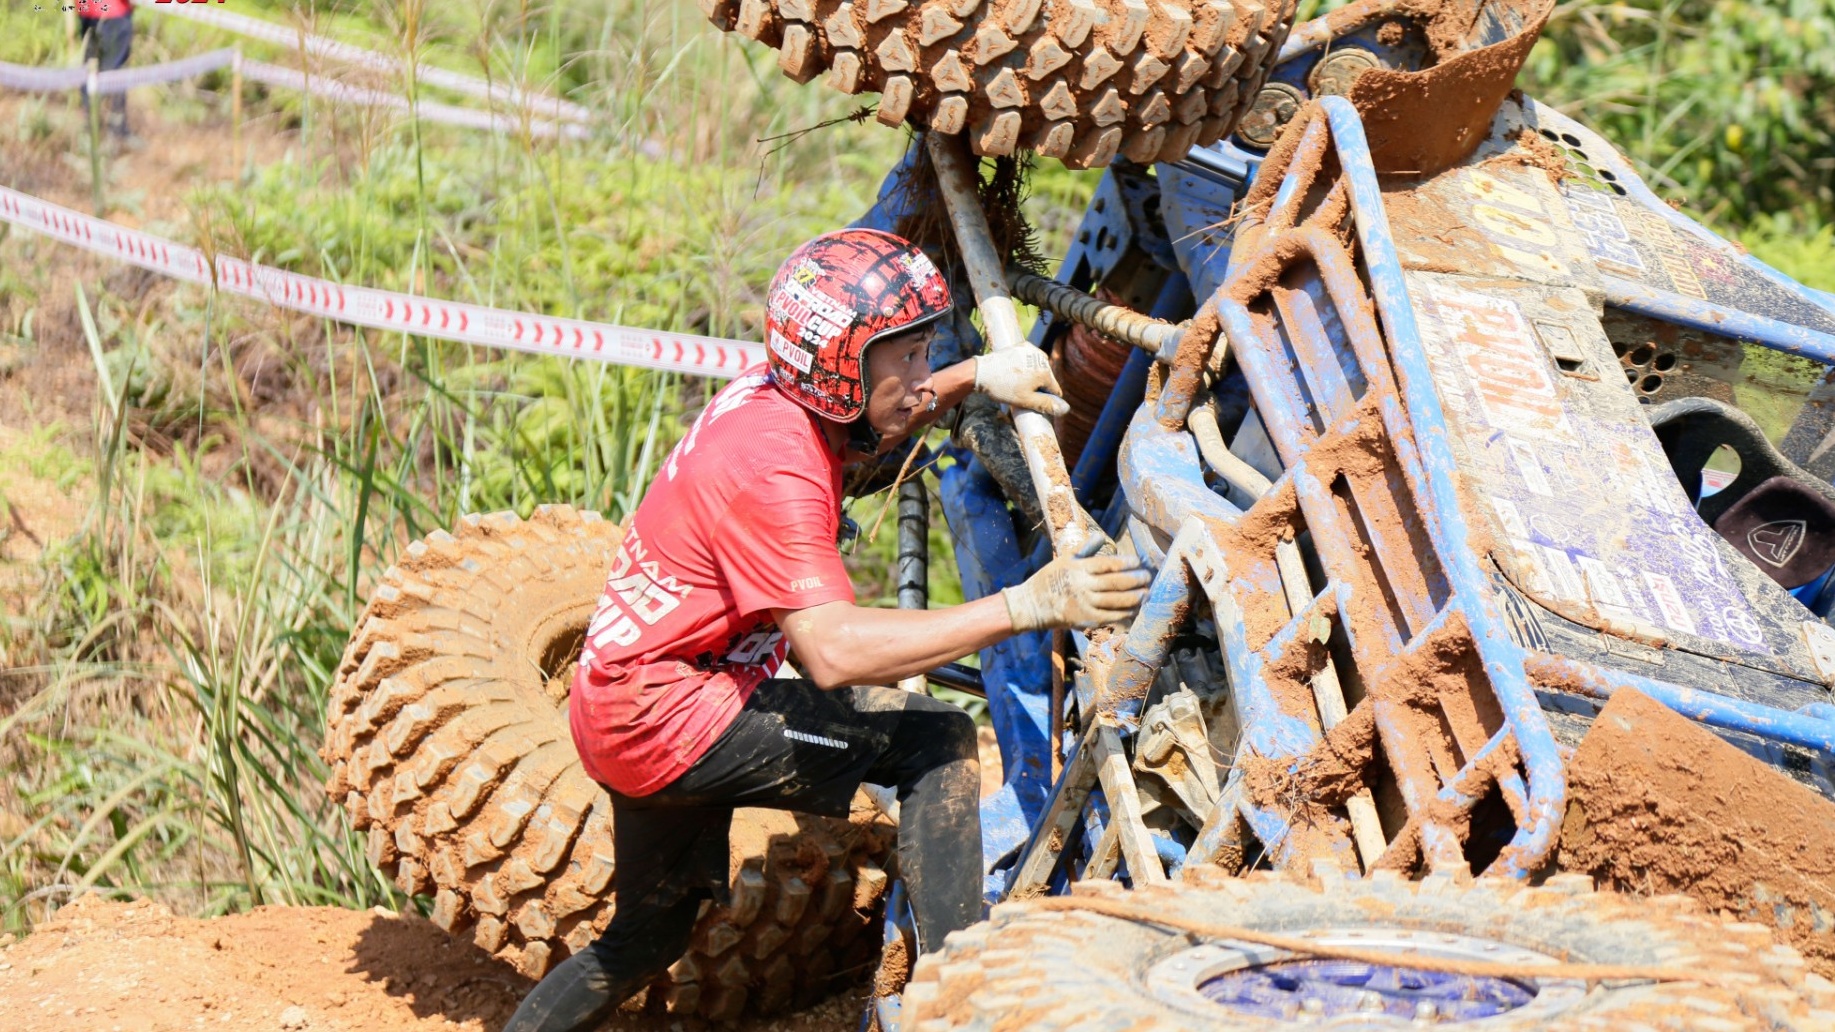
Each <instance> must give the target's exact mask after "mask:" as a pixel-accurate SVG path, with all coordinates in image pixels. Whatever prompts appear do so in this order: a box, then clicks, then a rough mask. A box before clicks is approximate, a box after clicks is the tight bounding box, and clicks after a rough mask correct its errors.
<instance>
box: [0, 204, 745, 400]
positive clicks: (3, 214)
mask: <svg viewBox="0 0 1835 1032" xmlns="http://www.w3.org/2000/svg"><path fill="white" fill-rule="evenodd" d="M0 222H10V223H12V224H14V225H17V226H23V227H25V228H26V229H30V230H32V231H34V232H38V233H43V234H44V235H46V236H49V237H52V238H53V239H56V240H61V241H63V242H64V243H67V244H74V245H76V246H77V247H81V248H84V249H85V250H88V251H93V252H95V253H96V254H100V255H104V256H106V257H109V258H114V259H118V260H120V261H123V262H127V263H128V264H130V265H137V266H139V267H141V268H143V269H150V270H152V271H154V272H158V273H162V274H164V275H166V276H170V277H172V278H173V279H180V280H184V281H186V282H188V283H201V284H206V285H208V284H210V283H212V282H213V281H214V282H215V284H216V287H217V289H219V290H222V291H225V292H227V293H232V294H240V295H243V296H244V297H251V298H254V299H256V300H258V301H264V302H266V303H267V304H270V305H273V306H274V307H276V308H286V309H291V310H292V311H296V312H304V313H307V314H309V315H317V316H322V317H324V318H326V319H330V320H332V321H334V322H341V323H348V324H350V325H353V326H367V327H370V328H372V329H378V330H391V331H397V332H401V333H410V334H413V335H415V336H419V337H432V338H435V339H438V340H450V341H457V342H460V343H464V344H480V345H483V346H485V347H491V348H506V349H509V350H513V351H528V352H532V353H535V354H541V355H559V356H561V357H564V358H584V359H591V360H594V361H599V362H610V363H612V364H614V365H628V366H638V367H641V368H644V369H661V370H666V371H669V372H679V373H691V374H695V375H699V376H715V377H722V378H731V377H734V376H737V375H739V374H740V373H741V372H743V371H745V370H746V369H749V368H751V367H752V366H754V365H757V364H759V363H761V362H763V361H764V360H765V351H764V348H763V347H761V346H760V345H757V344H752V343H749V342H746V341H736V340H723V339H721V338H719V337H702V336H697V335H695V334H691V333H668V332H664V331H658V330H641V329H634V328H632V327H628V326H613V325H610V324H608V323H591V322H581V321H579V320H576V319H556V318H552V317H550V316H545V315H529V314H526V313H523V312H510V311H505V310H503V309H501V308H485V307H483V306H481V305H467V304H460V303H457V302H453V301H439V300H435V299H432V298H425V297H413V296H411V295H408V294H397V293H393V292H391V291H386V290H372V289H370V288H368V287H352V286H346V285H344V284H342V283H332V282H330V281H328V280H321V279H314V278H312V277H310V276H301V275H299V274H297V273H291V272H284V271H282V270H280V269H274V268H270V267H268V266H265V265H256V264H254V263H253V262H246V261H243V260H242V259H240V258H230V257H227V256H225V255H218V256H217V257H216V266H215V269H214V275H213V270H212V267H211V263H210V261H209V260H208V259H207V258H206V257H205V255H204V252H202V251H199V250H198V249H196V248H193V247H186V246H185V245H183V244H177V243H173V242H172V241H169V240H162V239H160V238H159V237H155V236H151V235H149V234H146V233H142V232H139V231H137V230H132V229H128V228H126V227H125V226H117V225H115V224H114V223H112V222H104V221H103V220H101V219H96V218H91V217H90V216H88V215H84V214H81V213H79V212H75V211H71V210H70V209H69V208H65V207H62V206H60V205H56V204H52V203H50V202H49V201H43V200H39V199H38V198H36V197H33V196H31V195H30V194H23V193H20V192H18V191H17V190H12V189H8V188H7V187H4V186H0Z"/></svg>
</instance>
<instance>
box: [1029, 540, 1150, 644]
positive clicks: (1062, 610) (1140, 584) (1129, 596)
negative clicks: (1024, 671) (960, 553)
mask: <svg viewBox="0 0 1835 1032" xmlns="http://www.w3.org/2000/svg"><path fill="white" fill-rule="evenodd" d="M1151 583H1153V574H1151V573H1149V572H1147V571H1146V570H1143V569H1141V568H1140V567H1139V566H1136V565H1134V562H1133V560H1130V559H1123V558H1120V557H1119V556H1112V555H1099V556H1094V557H1091V558H1089V559H1079V558H1077V557H1075V556H1062V557H1059V558H1057V559H1053V560H1052V561H1051V562H1049V563H1047V564H1045V568H1044V569H1042V570H1040V571H1039V572H1037V573H1035V574H1033V575H1032V576H1031V577H1028V578H1027V579H1026V582H1025V583H1024V584H1021V585H1019V586H1018V587H1013V588H1007V589H1006V590H1004V591H1002V592H1001V593H1000V595H1001V597H1002V598H1004V599H1006V600H1007V616H1008V617H1009V618H1011V619H1012V621H1013V630H1014V631H1015V632H1019V631H1043V630H1048V629H1050V628H1054V627H1076V628H1088V627H1095V626H1098V625H1100V624H1112V623H1120V622H1121V621H1123V620H1126V619H1128V618H1129V617H1131V616H1133V615H1134V611H1135V610H1136V609H1139V608H1140V604H1141V599H1143V598H1145V597H1146V595H1147V585H1149V584H1151Z"/></svg>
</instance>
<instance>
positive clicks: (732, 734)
mask: <svg viewBox="0 0 1835 1032" xmlns="http://www.w3.org/2000/svg"><path fill="white" fill-rule="evenodd" d="M974 742H975V728H974V722H973V721H972V720H971V719H970V718H969V716H968V714H966V713H964V712H963V711H962V710H961V709H958V708H957V707H955V706H952V705H950V704H949V703H946V702H940V701H938V700H936V699H933V698H930V697H929V696H927V695H919V694H914V693H912V692H905V691H900V690H897V689H894V688H874V687H861V688H840V689H836V690H834V691H824V690H822V689H820V688H817V687H816V686H815V685H814V684H812V683H811V682H809V681H802V680H770V681H765V682H764V683H762V684H760V685H759V686H758V688H757V689H756V690H755V691H753V692H752V695H751V697H750V698H749V699H748V700H746V704H745V707H744V708H743V709H741V710H740V711H739V715H738V716H736V717H735V718H734V719H733V722H732V724H730V725H729V726H728V727H727V728H726V730H725V731H722V732H721V733H720V737H719V738H717V739H715V741H714V744H713V745H712V746H711V747H709V749H708V750H707V752H706V754H705V755H703V756H702V757H701V758H700V759H699V760H697V761H695V764H694V766H692V767H690V768H689V769H688V770H687V771H686V772H685V773H683V774H682V776H681V777H679V778H677V779H676V780H675V781H673V782H671V783H670V784H668V785H666V786H664V787H663V788H661V789H659V790H658V791H656V792H653V793H651V794H649V795H646V796H624V795H620V794H619V793H617V792H610V790H609V789H608V790H607V791H608V792H610V794H611V798H612V814H613V816H612V839H613V843H612V846H613V854H614V857H615V870H616V872H617V874H616V876H615V881H614V885H613V892H614V893H615V898H616V901H617V906H616V907H615V909H614V913H620V914H622V913H627V912H632V911H638V910H644V909H649V908H651V907H667V906H671V905H673V904H674V903H676V902H678V901H679V900H681V898H682V897H683V896H684V895H685V894H691V893H692V894H699V895H702V896H704V897H706V898H712V899H716V900H719V901H720V902H721V903H723V904H724V903H726V902H728V899H727V885H728V879H729V877H730V875H729V871H728V854H729V847H728V844H727V830H728V827H729V825H730V823H731V820H732V815H733V810H734V809H735V808H737V807H742V806H758V807H766V808H769V809H774V810H794V811H798V812H801V813H809V814H816V815H818V816H827V817H845V816H847V813H848V806H849V804H850V802H851V801H852V799H853V796H854V792H855V791H856V790H857V789H858V788H859V787H860V785H861V784H862V783H863V782H865V783H868V784H875V785H885V786H888V787H903V786H907V785H910V784H911V783H913V782H915V781H916V780H917V779H918V778H919V777H922V776H923V775H924V774H925V773H927V772H929V771H931V770H935V769H936V768H938V767H940V766H943V765H944V764H947V763H949V762H951V761H952V760H957V759H961V758H963V756H964V754H965V752H966V756H968V757H971V758H972V757H973V756H974V755H975V752H974V748H975V746H974ZM971 798H972V796H971ZM977 858H978V857H977Z"/></svg>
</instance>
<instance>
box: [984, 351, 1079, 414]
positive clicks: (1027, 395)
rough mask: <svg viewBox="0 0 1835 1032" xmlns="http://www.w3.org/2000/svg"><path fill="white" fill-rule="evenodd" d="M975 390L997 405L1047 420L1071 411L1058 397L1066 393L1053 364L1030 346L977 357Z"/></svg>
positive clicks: (1042, 353)
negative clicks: (1059, 384) (1059, 383)
mask: <svg viewBox="0 0 1835 1032" xmlns="http://www.w3.org/2000/svg"><path fill="white" fill-rule="evenodd" d="M975 389H976V390H978V391H980V392H982V393H983V394H986V395H987V396H988V397H990V398H993V399H994V400H995V401H998V402H1002V403H1004V404H1007V405H1013V406H1015V407H1017V408H1023V409H1030V410H1031V411H1033V412H1038V413H1042V414H1044V415H1047V416H1061V415H1063V414H1065V413H1066V412H1069V411H1070V403H1069V402H1066V401H1065V400H1064V399H1063V398H1061V397H1058V395H1060V394H1063V393H1064V392H1063V391H1062V390H1061V389H1060V388H1059V387H1058V380H1057V377H1055V376H1053V375H1051V360H1050V359H1048V358H1046V357H1045V353H1044V352H1043V351H1040V350H1039V349H1038V348H1035V347H1033V346H1032V345H1030V344H1026V345H1022V346H1019V347H1012V348H1005V349H1003V350H1000V351H991V352H989V353H987V354H985V355H977V356H975Z"/></svg>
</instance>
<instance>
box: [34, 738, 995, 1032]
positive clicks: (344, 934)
mask: <svg viewBox="0 0 1835 1032" xmlns="http://www.w3.org/2000/svg"><path fill="white" fill-rule="evenodd" d="M981 732H982V733H981V736H980V738H981V741H980V746H981V750H980V751H981V758H982V793H983V794H984V795H985V794H987V793H989V792H992V791H994V790H995V789H998V788H999V787H1000V752H999V748H998V746H997V745H996V743H995V740H994V735H993V733H992V731H991V729H988V728H982V729H981ZM531 985H532V983H531V982H530V981H529V980H528V979H526V978H524V977H522V976H521V975H519V974H517V973H516V970H515V969H514V968H512V967H511V966H510V965H508V964H506V963H503V962H502V961H499V960H497V959H495V958H493V957H492V956H491V955H490V954H488V953H485V952H484V951H483V950H480V949H478V948H477V947H475V946H473V945H472V944H471V942H470V941H469V940H468V939H455V938H453V937H452V936H449V935H447V934H446V933H445V932H443V931H441V930H440V929H439V928H437V927H435V926H434V925H433V924H431V923H429V922H427V921H424V920H422V919H420V918H419V917H412V916H400V915H396V914H392V913H389V912H388V911H385V910H380V909H377V910H369V911H360V910H344V909H340V908H335V907H260V908H257V909H256V910H254V911H252V912H250V913H246V914H237V915H233V916H229V917H219V918H212V919H209V920H197V919H192V918H180V917H174V916H173V915H172V912H171V911H169V910H167V909H166V908H165V907H163V906H161V905H159V904H157V903H153V902H151V901H148V900H136V901H134V902H132V903H115V902H108V901H105V900H103V899H101V898H100V897H98V896H85V897H83V898H81V899H78V900H76V901H74V902H72V903H71V904H70V905H68V906H66V907H64V908H63V909H62V910H59V911H58V912H57V913H56V914H54V915H53V916H52V917H51V919H50V920H48V921H46V922H44V923H42V924H40V925H39V926H38V927H37V929H36V930H35V931H34V932H33V933H32V934H31V935H28V936H27V937H26V938H25V939H23V940H22V941H19V942H16V943H11V944H9V945H7V946H5V947H4V948H0V1029H21V1030H25V1029H30V1030H32V1032H111V1030H116V1029H119V1030H131V1032H168V1030H171V1032H176V1030H179V1029H186V1030H191V1029H199V1028H221V1029H234V1030H236V1032H244V1030H257V1032H265V1030H270V1029H271V1030H275V1032H368V1030H372V1029H374V1030H377V1032H383V1030H387V1032H436V1030H438V1032H448V1030H457V1029H463V1030H466V1032H495V1030H497V1029H499V1028H501V1027H502V1026H503V1023H504V1022H505V1021H507V1020H508V1019H509V1017H510V1014H511V1013H512V1012H513V1011H514V1010H515V1009H516V1004H517V1002H518V1001H519V1000H521V999H522V997H523V994H525V993H527V992H528V991H529V988H530V986H531ZM636 1006H637V1004H636V1003H633V1004H631V1005H628V1008H629V1012H625V1013H620V1014H619V1015H618V1016H617V1017H615V1018H614V1019H613V1020H612V1021H611V1022H610V1023H609V1024H607V1025H606V1026H605V1027H606V1029H608V1030H610V1032H685V1030H688V1029H698V1028H704V1027H710V1026H707V1025H706V1024H705V1023H703V1022H698V1021H688V1022H684V1021H682V1020H680V1019H670V1018H659V1017H650V1016H646V1015H643V1014H641V1013H635V1012H634V1011H635V1009H636ZM860 1007H861V1000H860V998H859V997H858V996H857V995H855V994H852V993H849V994H843V995H841V996H836V997H833V998H831V999H829V1000H827V1001H826V1002H823V1003H820V1004H817V1005H816V1006H815V1007H813V1008H811V1009H810V1010H807V1011H803V1012H801V1013H797V1014H788V1015H783V1016H780V1017H777V1018H773V1019H770V1020H764V1019H757V1020H752V1021H747V1022H741V1023H740V1024H737V1025H730V1026H722V1027H724V1028H729V1029H735V1030H739V1032H793V1030H795V1032H852V1030H853V1029H854V1028H856V1027H857V1026H858V1023H859V1018H860Z"/></svg>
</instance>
